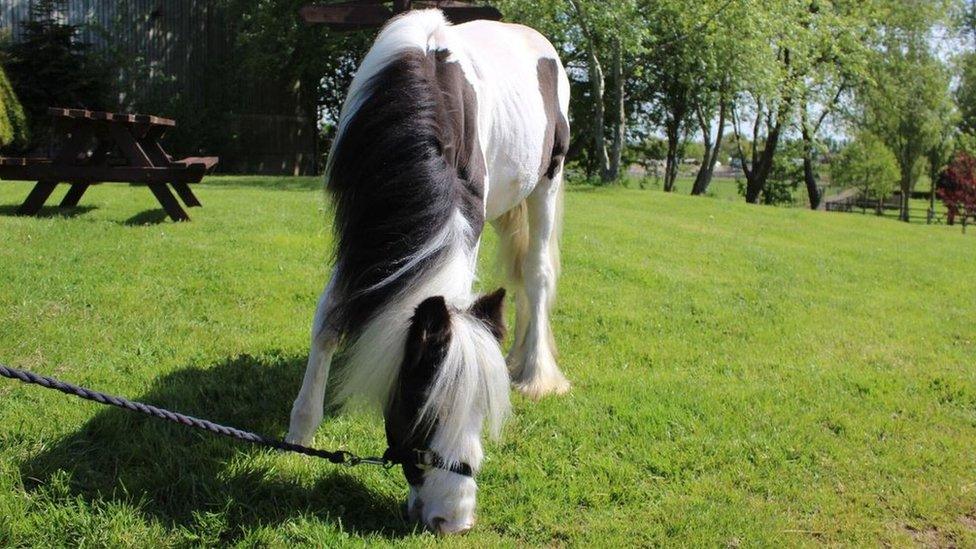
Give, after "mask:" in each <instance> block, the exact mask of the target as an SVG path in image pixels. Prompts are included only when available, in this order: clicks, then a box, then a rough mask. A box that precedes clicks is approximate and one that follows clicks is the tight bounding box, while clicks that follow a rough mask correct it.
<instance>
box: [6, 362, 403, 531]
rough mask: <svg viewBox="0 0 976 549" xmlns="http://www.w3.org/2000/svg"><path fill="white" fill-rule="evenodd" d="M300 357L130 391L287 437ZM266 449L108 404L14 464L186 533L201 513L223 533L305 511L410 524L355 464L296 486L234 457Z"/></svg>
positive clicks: (33, 481)
mask: <svg viewBox="0 0 976 549" xmlns="http://www.w3.org/2000/svg"><path fill="white" fill-rule="evenodd" d="M304 366H305V358H304V357H282V358H275V359H267V358H254V357H250V356H240V357H235V358H232V359H228V360H226V361H224V362H222V363H219V364H216V365H214V366H212V367H208V368H205V369H195V368H194V369H186V370H181V371H178V372H175V373H172V374H169V375H167V376H164V377H162V378H161V379H159V380H158V381H157V382H156V383H155V384H154V385H153V386H152V388H151V389H150V390H149V392H147V393H146V394H144V395H141V396H140V397H139V398H137V399H136V400H138V401H141V402H145V403H147V404H154V405H156V406H160V407H164V408H169V409H172V410H177V411H180V412H183V413H185V414H188V415H191V416H196V417H205V418H207V419H210V420H212V421H214V422H217V423H222V424H226V425H230V426H234V427H238V428H241V429H246V430H251V431H255V432H258V433H262V434H265V435H268V436H283V435H284V430H285V429H286V427H287V423H288V410H289V409H290V407H291V406H290V405H291V398H292V397H293V396H294V395H293V391H297V388H298V387H299V384H300V382H301V377H302V372H303V369H304ZM264 451H265V450H262V449H258V448H256V447H254V446H250V445H247V444H246V443H240V442H236V441H232V440H229V439H226V438H223V437H217V436H214V435H211V434H209V433H204V432H201V431H195V430H189V429H187V428H184V427H182V426H180V425H176V424H173V423H166V422H162V421H159V420H158V419H154V418H149V417H146V416H142V415H138V414H133V413H131V412H127V411H123V410H119V409H115V408H108V409H105V410H104V411H102V412H99V413H98V414H97V415H96V416H95V417H94V418H93V419H91V420H90V421H89V422H88V423H86V424H85V425H84V426H83V427H82V428H81V429H79V431H78V432H76V433H74V434H72V435H69V436H67V437H65V438H64V439H62V440H60V441H58V442H57V443H56V444H54V445H53V446H51V447H49V448H48V449H47V450H45V451H44V452H42V453H41V454H40V455H38V456H37V457H35V458H34V459H32V460H30V461H28V462H26V463H24V464H23V465H22V467H21V472H22V475H23V478H24V479H30V481H28V489H29V490H32V491H34V490H39V489H42V487H43V486H45V485H47V484H48V483H49V481H50V480H51V479H52V478H53V477H54V476H56V475H64V474H65V473H67V475H68V477H69V479H70V482H69V485H70V494H69V495H66V496H64V497H66V499H69V500H70V499H74V498H76V497H79V496H80V497H81V498H83V499H86V500H88V501H90V502H96V501H102V502H105V501H109V502H113V501H114V502H125V503H127V504H130V505H136V506H138V508H139V509H140V511H141V512H143V513H145V514H147V515H149V516H151V517H153V518H156V519H158V520H160V521H161V522H162V523H163V524H166V525H169V526H170V527H172V528H179V529H186V530H188V531H190V532H193V531H194V530H195V529H196V527H197V526H198V525H199V521H200V516H201V515H204V514H205V513H208V512H211V513H212V512H222V513H223V514H224V515H225V518H224V520H226V527H225V528H223V533H222V535H221V541H222V542H224V543H228V542H234V541H236V540H239V539H240V538H241V537H242V536H243V535H244V534H245V533H246V532H247V531H250V530H253V529H255V528H258V527H262V526H272V527H273V526H275V525H279V524H282V523H284V522H286V521H288V520H291V519H295V518H299V517H302V516H314V517H317V518H319V519H322V520H327V521H334V522H335V524H337V525H341V526H340V527H341V528H342V529H344V530H345V531H347V532H350V533H355V534H369V533H377V534H381V535H384V536H390V537H401V536H404V535H406V534H409V533H411V532H413V531H414V526H413V525H412V524H411V523H409V522H406V521H405V520H404V519H403V518H402V515H401V512H400V505H399V501H397V500H396V498H393V497H389V496H386V495H379V494H377V493H376V492H374V491H373V490H371V489H370V488H369V487H368V486H366V485H365V484H363V483H362V482H361V481H360V480H359V478H358V477H357V475H356V472H353V471H347V470H345V469H341V468H335V467H332V466H329V470H328V471H327V472H326V474H325V476H323V477H321V478H318V479H317V480H316V481H315V482H314V483H304V484H303V483H299V482H298V481H296V480H291V479H285V478H283V477H282V476H281V475H280V474H278V473H276V471H275V470H274V466H273V465H271V464H269V463H265V462H267V461H269V460H249V459H240V457H241V454H245V455H247V454H258V453H261V452H264ZM60 471H64V472H65V473H61V472H60ZM391 474H392V473H391Z"/></svg>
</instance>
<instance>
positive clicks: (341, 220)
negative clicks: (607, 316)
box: [288, 10, 569, 533]
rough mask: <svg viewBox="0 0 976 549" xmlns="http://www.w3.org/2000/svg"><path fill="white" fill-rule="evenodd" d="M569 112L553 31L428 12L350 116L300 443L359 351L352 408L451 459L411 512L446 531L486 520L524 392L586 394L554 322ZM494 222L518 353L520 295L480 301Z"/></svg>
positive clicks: (411, 18) (337, 162)
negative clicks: (548, 34)
mask: <svg viewBox="0 0 976 549" xmlns="http://www.w3.org/2000/svg"><path fill="white" fill-rule="evenodd" d="M568 107H569V80H568V79H567V77H566V72H565V70H564V69H563V66H562V63H560V61H559V58H558V56H557V54H556V50H555V49H554V48H553V46H552V45H551V44H550V43H549V42H548V41H547V40H546V39H545V38H544V37H543V36H542V35H540V34H539V33H537V32H536V31H534V30H532V29H530V28H528V27H524V26H520V25H511V24H504V23H497V22H492V21H474V22H470V23H465V24H463V25H451V24H450V23H448V22H447V21H446V20H445V19H444V16H443V14H442V13H441V12H440V11H438V10H424V11H414V12H409V13H407V14H405V15H402V16H400V17H397V18H396V19H394V20H392V21H391V22H390V23H389V24H387V25H386V26H385V27H384V28H383V30H382V31H380V33H379V36H378V37H377V38H376V41H375V43H374V44H373V46H372V48H371V49H370V50H369V53H368V54H367V55H366V57H365V58H364V59H363V62H362V64H361V65H360V67H359V70H358V71H357V73H356V76H355V78H354V79H353V81H352V84H351V86H350V88H349V92H348V95H347V97H346V101H345V104H344V106H343V109H342V114H341V116H340V120H339V125H338V128H337V133H336V138H335V141H334V143H333V146H332V150H331V152H330V154H329V159H328V166H327V168H326V177H327V185H326V186H327V189H328V191H329V193H330V194H331V197H332V201H333V203H334V207H335V220H336V221H335V233H336V240H337V246H336V248H337V249H336V252H335V262H334V267H333V270H332V274H331V278H330V280H329V282H328V285H327V286H326V288H325V291H324V292H323V293H322V296H321V298H320V299H319V302H318V307H317V310H316V312H315V318H314V321H313V326H312V345H311V351H310V352H309V357H308V368H307V370H306V372H305V378H304V382H303V384H302V388H301V391H300V393H299V394H298V398H297V399H296V400H295V404H294V407H293V408H292V412H291V425H290V429H289V435H288V439H289V441H291V442H296V443H308V442H309V441H310V440H311V439H312V437H313V434H314V432H315V430H316V429H317V428H318V426H319V424H320V423H321V421H322V417H323V400H324V397H325V389H326V383H327V381H328V377H329V368H330V364H331V361H332V357H333V353H334V352H335V350H336V348H337V346H338V345H339V344H340V342H342V341H345V342H346V344H347V346H348V351H349V353H348V354H349V358H348V363H347V364H346V366H345V368H344V369H343V370H341V371H340V374H341V375H340V376H339V378H340V379H338V380H337V382H338V386H337V389H336V390H335V394H336V398H337V399H338V400H339V401H341V402H347V401H348V400H349V399H351V398H353V397H362V396H365V397H367V398H370V399H372V400H373V401H375V402H376V403H378V404H379V405H380V406H382V408H383V411H384V418H385V421H386V433H387V442H388V444H389V448H390V449H389V450H388V451H387V452H388V454H392V455H394V456H397V455H399V456H404V455H409V454H410V453H411V452H417V451H419V454H418V455H428V456H433V457H432V458H431V459H432V460H433V462H434V463H435V464H439V465H440V466H434V467H429V465H430V463H426V462H425V463H420V461H423V460H422V459H418V460H417V461H416V462H414V461H410V460H409V459H408V460H407V461H408V462H407V463H406V464H405V465H404V474H405V476H406V478H407V481H408V483H409V485H410V493H409V496H408V500H407V505H408V511H409V514H410V516H411V517H413V518H414V519H417V520H422V521H423V522H424V524H425V525H426V526H427V527H429V528H431V529H432V530H434V531H436V532H439V533H459V532H464V531H467V530H468V529H470V528H471V527H472V526H473V525H474V520H475V519H474V510H475V492H476V490H477V486H476V484H475V481H474V479H473V476H474V473H476V472H477V471H478V468H479V467H480V465H481V461H482V457H483V451H482V445H481V433H482V430H483V428H484V425H485V424H487V428H488V431H489V432H490V433H491V434H493V435H495V436H497V434H498V431H499V429H500V428H501V426H502V424H503V423H504V421H505V419H506V417H507V416H508V414H509V408H510V405H509V395H508V388H509V383H510V382H511V383H512V384H513V385H514V386H515V387H516V388H517V389H518V390H519V391H521V392H522V393H524V394H525V395H527V396H528V397H530V398H533V399H537V398H540V397H542V396H545V395H548V394H558V393H564V392H566V391H567V390H569V382H568V381H567V380H566V378H565V377H564V376H563V374H562V373H561V372H560V371H559V368H558V367H557V366H556V361H555V355H556V350H555V348H554V343H553V337H552V331H551V328H550V323H549V311H550V308H551V307H552V304H553V299H554V297H555V292H556V277H557V275H558V271H559V250H558V236H559V225H560V216H561V197H562V176H563V160H564V155H565V153H566V150H567V146H568V140H569V125H568V122H567V120H568V114H567V113H568ZM486 221H487V222H489V223H491V224H492V225H493V226H494V227H495V229H496V230H497V232H498V234H499V237H500V242H501V246H500V255H501V258H500V259H501V262H502V264H503V265H504V266H505V269H506V271H507V275H508V278H509V284H510V285H511V288H512V289H514V293H515V302H516V326H515V334H514V343H513V346H512V348H511V350H510V352H509V353H508V356H507V361H506V358H505V357H503V355H502V351H501V347H500V343H501V340H502V338H503V337H504V332H505V327H504V322H503V314H502V302H503V301H504V297H505V292H504V290H502V289H499V290H498V291H496V292H494V293H492V294H489V295H485V296H480V297H478V296H475V295H473V293H472V292H473V290H472V286H473V283H474V281H475V277H476V264H477V257H478V246H479V242H480V239H481V233H482V231H483V229H484V226H485V222H486ZM506 362H507V365H506ZM458 465H463V467H464V469H465V470H466V471H469V472H470V474H459V473H458V472H457V466H458Z"/></svg>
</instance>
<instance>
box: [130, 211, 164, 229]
mask: <svg viewBox="0 0 976 549" xmlns="http://www.w3.org/2000/svg"><path fill="white" fill-rule="evenodd" d="M168 220H169V216H168V215H166V210H164V209H162V208H157V209H155V210H146V211H143V212H139V213H137V214H136V215H134V216H132V217H130V218H129V219H126V220H125V221H123V222H122V224H123V225H128V226H133V227H138V226H141V225H158V224H160V223H165V222H166V221H168Z"/></svg>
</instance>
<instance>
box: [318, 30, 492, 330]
mask: <svg viewBox="0 0 976 549" xmlns="http://www.w3.org/2000/svg"><path fill="white" fill-rule="evenodd" d="M419 15H420V17H418V16H412V17H410V18H402V17H401V18H399V19H397V20H395V21H394V22H392V23H390V24H389V25H387V27H386V28H384V30H383V31H382V32H381V34H380V36H379V37H378V38H377V40H376V43H375V44H374V46H373V48H372V49H371V50H370V52H369V54H368V55H367V57H366V59H365V60H364V61H363V63H362V66H361V68H360V70H359V73H358V74H357V76H356V78H355V80H354V81H353V84H352V86H351V87H350V91H349V95H348V98H347V100H346V105H345V106H344V108H343V114H342V116H341V120H340V123H339V129H338V132H337V136H336V140H335V142H334V145H333V148H332V151H331V153H330V155H329V165H328V172H327V173H328V175H327V178H328V184H327V188H328V190H329V192H330V193H331V195H332V199H333V203H334V205H335V219H336V223H335V233H336V237H337V244H338V245H337V247H336V250H335V256H336V257H335V260H336V276H337V277H338V280H337V281H336V283H337V286H336V287H337V289H338V290H339V292H340V294H341V295H342V296H343V298H344V299H343V303H344V306H343V307H342V310H340V311H338V315H339V318H338V319H336V320H337V321H338V325H339V326H341V328H342V329H343V331H344V332H346V333H347V334H356V333H358V332H359V331H360V330H361V329H362V328H363V327H364V325H365V324H366V322H367V321H368V320H370V319H371V318H372V317H373V316H374V315H376V314H377V313H378V312H379V311H380V310H381V309H382V308H383V307H384V306H385V305H387V304H389V303H390V302H391V301H392V300H394V299H396V298H397V297H398V296H400V295H401V294H403V292H405V291H406V290H408V289H409V288H410V287H412V286H415V285H416V283H417V280H418V278H420V277H421V275H424V274H425V273H427V274H429V272H430V270H431V269H432V268H433V267H435V266H436V265H437V264H439V263H443V262H444V261H445V255H447V254H448V253H449V252H450V250H451V247H452V245H453V244H454V243H455V242H457V241H458V240H459V239H464V240H468V241H471V240H476V239H477V238H478V236H479V235H480V233H481V228H482V225H483V223H484V218H483V212H482V206H481V204H480V203H479V204H477V208H474V207H473V206H474V204H473V203H472V202H473V200H472V198H477V199H480V198H481V196H480V195H479V196H477V197H472V196H470V194H471V193H470V192H469V191H470V190H471V188H470V186H466V185H465V184H464V182H461V181H459V173H467V171H468V167H467V166H465V165H455V161H456V160H457V159H456V158H451V157H450V155H449V150H451V149H456V148H457V147H456V146H454V144H453V143H451V141H452V140H453V139H455V138H456V136H454V135H452V132H451V131H450V122H449V121H448V119H449V117H450V116H451V113H448V112H446V105H445V101H443V100H442V97H441V94H442V93H443V91H442V90H441V89H440V88H439V87H438V85H437V84H438V81H437V78H438V74H437V72H438V60H437V59H436V55H434V54H433V52H431V54H428V51H427V47H428V42H429V40H430V36H431V35H432V34H434V33H435V32H437V30H438V29H439V28H441V27H443V26H445V25H447V23H446V22H445V21H444V19H443V16H442V15H441V14H440V12H436V11H431V12H425V13H422V14H419ZM462 160H467V159H462ZM479 191H480V189H479ZM459 213H460V214H461V215H458V214H459Z"/></svg>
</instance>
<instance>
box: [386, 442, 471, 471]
mask: <svg viewBox="0 0 976 549" xmlns="http://www.w3.org/2000/svg"><path fill="white" fill-rule="evenodd" d="M383 463H384V465H388V466H390V467H392V466H393V465H397V464H399V465H413V466H414V467H416V468H417V469H420V470H421V471H427V470H429V469H440V470H442V471H450V472H451V473H454V474H457V475H461V476H465V477H472V478H473V477H474V471H473V470H472V469H471V466H470V465H468V464H467V463H464V462H463V461H462V462H457V463H448V462H447V461H445V460H444V458H442V457H441V456H439V455H438V454H437V452H435V451H433V450H418V449H417V448H411V449H407V448H387V449H386V452H383Z"/></svg>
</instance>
